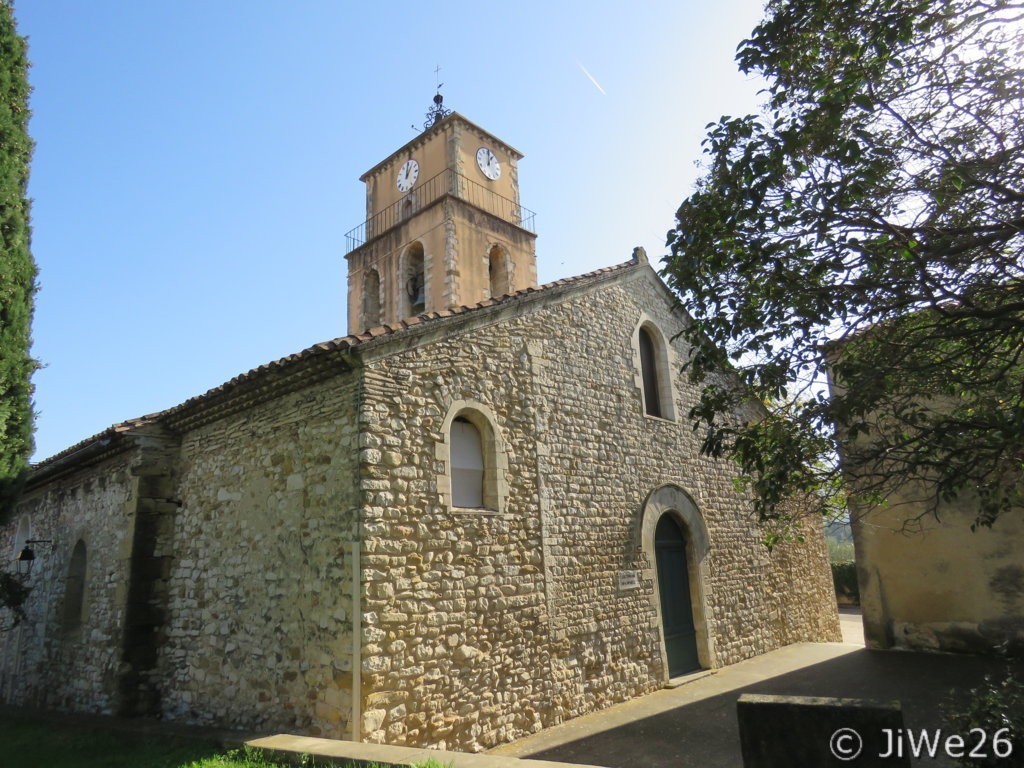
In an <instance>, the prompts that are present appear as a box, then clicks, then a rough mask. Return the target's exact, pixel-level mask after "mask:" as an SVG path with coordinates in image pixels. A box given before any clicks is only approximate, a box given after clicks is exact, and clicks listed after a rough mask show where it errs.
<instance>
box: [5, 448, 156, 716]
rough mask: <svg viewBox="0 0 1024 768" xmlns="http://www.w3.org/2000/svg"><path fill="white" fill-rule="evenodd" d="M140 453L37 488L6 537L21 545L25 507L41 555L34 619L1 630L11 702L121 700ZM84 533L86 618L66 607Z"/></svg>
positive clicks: (104, 708)
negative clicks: (68, 613)
mask: <svg viewBox="0 0 1024 768" xmlns="http://www.w3.org/2000/svg"><path fill="white" fill-rule="evenodd" d="M131 458H132V455H131V454H130V453H121V454H119V455H117V456H114V457H112V458H109V459H107V460H106V461H103V462H101V463H99V464H97V465H93V466H91V467H88V468H86V469H82V470H79V471H77V472H75V473H73V474H71V475H69V476H65V477H63V478H59V479H56V480H53V481H52V482H50V483H48V484H47V485H45V486H44V487H42V488H38V489H36V490H29V492H28V493H27V494H26V495H25V496H24V497H23V499H22V501H21V503H20V504H19V507H18V510H17V513H16V514H15V516H14V518H13V520H12V521H11V523H10V525H9V526H8V527H7V528H5V529H3V536H2V538H0V546H2V547H3V551H4V552H8V551H10V552H12V553H13V549H14V537H15V532H16V530H17V527H18V523H19V521H20V520H21V519H22V518H23V516H27V518H28V520H29V525H30V532H31V538H33V539H49V540H51V541H52V542H53V544H35V545H33V550H34V551H35V554H36V560H35V564H34V567H33V570H32V574H31V577H30V579H29V584H30V586H31V587H32V592H31V594H30V595H29V598H28V603H27V605H26V608H27V612H28V620H27V621H26V622H25V623H23V624H22V625H20V626H19V627H17V628H16V629H14V630H13V631H11V632H4V633H0V674H2V675H3V679H2V681H0V682H2V687H0V693H2V695H3V700H4V701H5V702H7V703H11V704H19V705H28V706H33V707H45V708H53V709H60V710H72V711H79V712H100V713H108V714H109V713H113V712H115V711H117V709H118V700H119V696H118V692H119V685H120V673H121V671H122V670H121V649H122V633H123V631H124V618H125V605H126V598H127V593H128V579H129V567H130V556H131V542H132V534H133V529H134V516H135V498H136V487H137V479H136V478H135V477H134V476H133V475H132V472H131V469H130V466H131V463H132V462H131ZM78 541H82V542H84V545H85V551H86V570H85V582H84V591H83V593H82V594H83V602H82V611H81V614H80V623H78V624H77V626H76V625H75V622H74V621H72V620H70V618H69V617H65V616H64V612H65V599H66V593H67V588H68V584H67V577H68V569H69V565H70V561H71V555H72V551H73V550H74V547H75V545H76V543H77V542H78Z"/></svg>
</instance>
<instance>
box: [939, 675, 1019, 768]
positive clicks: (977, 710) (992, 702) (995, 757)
mask: <svg viewBox="0 0 1024 768" xmlns="http://www.w3.org/2000/svg"><path fill="white" fill-rule="evenodd" d="M949 715H950V720H951V726H952V728H951V732H953V733H960V734H965V735H966V734H969V733H971V730H972V729H975V728H979V729H981V731H982V732H984V734H985V737H986V743H985V744H984V745H983V748H982V749H980V750H978V752H979V754H980V753H982V752H984V753H985V754H986V757H984V758H982V757H971V756H970V755H969V754H968V755H965V756H964V757H963V758H961V759H960V760H959V761H958V762H959V763H961V764H962V765H968V766H972V768H985V767H987V766H991V768H996V766H1002V768H1021V766H1024V683H1022V682H1021V681H1020V680H1018V679H1017V678H1016V677H1014V675H1013V674H1012V673H1011V674H1007V675H1006V676H1005V677H1002V678H1001V679H999V680H996V679H995V678H993V677H992V676H991V675H986V676H985V682H984V683H983V684H982V685H980V686H979V687H977V688H974V689H972V690H970V691H968V692H967V693H966V695H964V696H961V697H958V701H957V705H956V707H955V708H954V709H953V711H952V712H950V713H949ZM1003 729H1006V730H1005V731H1004V730H1003ZM997 734H1000V736H1001V738H1006V739H1009V742H1010V744H1009V745H1007V744H1005V743H1004V744H1003V745H1001V749H997V748H998V747H1000V745H996V744H994V743H993V742H994V739H995V738H996V735H997ZM979 739H980V733H979V732H977V731H976V732H975V735H973V736H972V738H971V739H970V743H971V746H972V747H973V746H976V745H978V740H979ZM1008 749H1009V750H1011V751H1010V753H1009V754H1006V753H1007V750H1008ZM1000 754H1002V755H1003V756H1002V757H1000V756H999V755H1000Z"/></svg>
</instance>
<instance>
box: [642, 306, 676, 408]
mask: <svg viewBox="0 0 1024 768" xmlns="http://www.w3.org/2000/svg"><path fill="white" fill-rule="evenodd" d="M633 353H634V355H635V357H634V360H635V361H636V366H637V370H636V373H635V381H636V385H637V388H638V390H639V394H640V397H641V400H642V402H643V412H644V413H646V414H647V415H648V416H654V417H656V418H659V419H667V420H668V421H675V420H676V411H675V398H674V396H673V389H672V369H673V363H672V357H671V350H670V349H669V346H668V342H667V341H666V340H665V335H664V334H663V333H662V332H661V329H660V328H659V327H658V326H657V325H656V324H655V323H654V322H653V321H652V320H651V319H650V318H649V317H647V316H646V315H643V316H641V318H640V322H639V323H638V324H637V327H636V331H635V335H634V336H633Z"/></svg>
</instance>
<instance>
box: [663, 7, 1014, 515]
mask: <svg viewBox="0 0 1024 768" xmlns="http://www.w3.org/2000/svg"><path fill="white" fill-rule="evenodd" d="M1019 15H1020V7H1019V6H1018V5H1016V4H1015V3H1013V2H1010V1H1009V0H992V1H991V2H988V1H987V0H869V1H868V2H865V1H864V0H772V1H771V2H769V4H768V8H767V15H766V18H765V20H764V21H763V22H762V23H761V24H760V25H759V26H758V27H757V29H755V30H754V32H753V33H752V35H751V38H750V39H749V40H746V41H744V42H743V43H742V44H741V46H740V48H739V51H738V54H737V61H738V63H739V66H740V69H741V70H742V71H744V72H746V73H756V74H759V75H762V76H764V77H765V78H766V80H767V82H768V87H767V90H766V97H767V102H766V105H765V108H764V111H763V113H762V114H759V115H750V116H746V117H740V118H733V117H723V118H722V119H721V120H720V121H719V122H717V123H714V124H712V125H710V126H709V133H708V136H707V139H706V140H705V152H706V156H707V166H706V174H705V176H704V177H703V179H702V180H701V181H700V182H699V183H698V185H697V188H696V191H695V192H694V194H693V195H691V196H690V197H689V198H688V199H687V200H686V201H684V202H683V204H682V206H681V207H680V208H679V211H678V212H677V225H676V227H675V229H673V230H672V231H670V232H669V235H668V245H669V246H670V249H671V254H670V256H669V257H668V259H667V260H666V266H665V268H664V271H663V275H664V276H665V278H666V279H667V280H668V282H669V284H670V285H671V286H672V287H673V288H674V289H675V290H676V291H677V292H678V293H679V294H680V296H681V297H682V300H683V303H684V305H685V306H686V308H687V310H688V311H689V313H690V314H691V316H692V317H693V318H694V322H693V323H692V324H691V325H690V327H689V328H688V329H687V330H686V331H685V332H684V334H683V336H684V338H685V339H686V340H687V341H688V342H689V343H690V344H691V346H692V348H693V350H694V351H693V354H692V355H691V357H690V359H689V360H688V361H687V367H688V370H689V372H690V375H691V376H692V377H693V379H694V380H695V381H697V382H699V383H701V384H702V385H703V394H702V397H701V399H700V401H699V403H698V404H697V405H696V406H695V407H694V409H693V410H692V412H691V414H690V415H691V417H692V418H693V419H694V423H695V425H697V426H702V428H703V429H704V435H705V436H704V445H703V447H704V450H705V452H707V453H709V454H712V455H729V456H732V457H734V458H735V459H736V460H737V461H738V462H739V464H740V465H741V467H742V469H743V471H744V472H745V473H746V474H747V475H748V476H749V477H750V481H751V483H752V487H753V490H754V491H755V492H756V498H757V502H756V504H757V511H758V512H759V513H760V514H761V516H762V517H763V518H770V517H772V516H774V515H775V514H776V509H777V507H778V505H779V504H780V503H781V502H782V501H783V500H784V499H786V498H787V497H789V496H791V495H793V494H794V493H798V492H803V493H817V494H819V495H824V496H826V497H831V495H832V494H833V493H834V492H835V491H836V490H837V489H838V487H839V485H838V483H837V482H836V478H837V476H838V470H839V458H838V457H839V456H840V455H842V460H843V471H844V473H845V474H846V476H847V478H848V479H849V480H852V482H851V483H850V485H849V486H848V487H850V488H852V489H853V490H854V491H856V493H857V494H858V496H859V499H853V501H860V502H870V503H878V502H883V501H884V500H885V499H888V498H893V497H894V496H895V494H897V493H901V494H906V493H913V494H914V495H915V499H917V497H920V501H921V502H922V503H923V506H920V507H919V509H924V510H926V511H936V510H937V509H938V508H939V505H940V504H941V503H943V502H946V501H950V500H953V499H956V500H957V501H958V502H959V503H961V504H962V505H967V506H969V508H971V509H972V510H973V512H974V516H975V520H976V523H977V524H981V525H991V524H992V523H993V522H994V521H995V520H996V519H997V518H998V516H999V515H1000V514H1002V513H1004V512H1005V511H1007V510H1008V509H1010V508H1014V507H1018V506H1020V505H1022V504H1024V489H1022V483H1021V482H1020V478H1021V477H1022V473H1024V388H1022V387H1021V384H1020V383H1021V381H1022V380H1024V121H1021V120H1020V115H1021V114H1024V68H1022V67H1021V66H1020V62H1021V61H1022V60H1024V35H1020V34H1019V32H1018V29H1019V21H1017V16H1019ZM826 350H828V354H825V352H826ZM725 367H732V368H733V369H734V370H735V371H736V373H737V374H738V376H737V377H736V379H735V380H733V381H727V380H724V379H723V378H722V377H720V376H718V375H717V372H719V371H721V370H722V369H723V368H725ZM827 375H830V376H831V377H832V379H833V380H834V381H835V382H837V383H838V384H839V385H840V386H839V387H837V388H836V391H835V392H834V393H833V394H832V395H831V396H829V395H826V394H825V387H824V382H825V380H826V376H827ZM751 394H753V396H754V397H756V398H757V399H759V400H761V401H762V402H764V403H766V407H767V408H768V416H767V418H765V419H764V420H762V421H759V422H757V423H747V424H737V423H736V422H735V420H734V419H733V418H732V417H731V416H730V414H732V413H735V410H736V407H737V405H738V404H740V403H742V402H744V401H745V400H746V399H747V398H749V397H750V396H751ZM835 425H842V431H841V432H840V431H837V429H836V427H835ZM922 494H926V495H922ZM904 498H905V496H904ZM826 506H827V504H826Z"/></svg>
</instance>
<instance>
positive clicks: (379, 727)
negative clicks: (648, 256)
mask: <svg viewBox="0 0 1024 768" xmlns="http://www.w3.org/2000/svg"><path fill="white" fill-rule="evenodd" d="M685 322H687V319H686V317H685V315H684V314H683V313H682V311H681V310H680V309H679V308H678V305H677V304H675V302H674V301H673V298H672V296H671V295H670V293H669V292H668V291H667V289H666V288H665V287H664V285H662V283H661V282H660V281H659V279H658V278H657V276H656V275H655V273H654V272H653V270H652V269H651V268H650V267H649V266H648V265H647V264H646V261H645V260H643V259H640V258H634V260H633V261H631V262H627V263H625V264H621V265H618V266H617V267H613V268H609V269H606V270H601V271H599V272H595V273H591V274H590V275H584V276H581V277H579V278H573V279H570V280H565V281H559V282H558V283H554V284H551V285H549V286H546V287H543V288H540V289H535V288H530V289H526V290H522V291H519V292H517V293H514V294H512V295H510V296H507V297H504V298H502V299H501V300H497V301H495V300H488V301H485V302H483V303H482V304H480V305H478V306H476V307H472V308H456V309H453V310H446V311H444V312H438V313H428V314H427V315H425V316H424V317H422V318H417V319H414V320H410V321H408V322H402V323H395V324H392V325H390V326H385V327H381V328H375V329H373V331H372V332H366V333H364V334H360V335H358V336H351V337H346V338H343V339H336V340H334V341H332V342H326V343H324V344H320V345H316V346H315V347H311V348H310V349H308V350H305V351H304V352H301V353H298V354H297V355H293V356H291V357H290V358H285V359H284V360H281V361H277V362H276V363H272V364H269V365H267V366H263V367H261V368H259V369H256V370H254V371H251V372H250V373H248V374H244V375H243V376H240V377H238V378H236V379H234V380H232V381H231V382H228V383H227V384H225V385H223V386H222V387H219V388H217V389H215V390H211V392H209V393H206V394H205V395H202V396H200V397H197V398H194V399H193V400H190V401H188V402H187V403H184V404H182V405H180V406H177V407H175V408H171V409H169V410H167V411H164V412H162V413H159V414H154V415H153V416H149V417H145V418H144V419H140V420H136V422H133V423H132V424H130V425H118V426H117V427H113V428H111V429H110V430H108V431H107V432H105V433H103V434H101V435H98V436H97V437H96V438H92V439H91V440H89V441H85V442H84V443H82V444H80V445H79V446H76V447H75V448H73V449H69V450H68V451H66V452H64V453H63V454H59V455H58V456H57V457H54V458H53V459H50V460H48V461H47V462H44V463H43V464H41V465H39V466H38V467H37V468H36V469H35V471H34V475H33V477H32V478H31V479H30V481H29V491H28V493H27V495H26V496H25V498H24V501H23V503H22V505H21V507H20V509H19V511H18V515H17V516H16V517H15V518H14V520H13V521H12V522H11V524H10V526H9V527H8V528H5V529H3V530H2V531H0V545H2V546H6V547H8V548H9V550H8V551H13V550H14V549H16V548H17V546H18V542H17V538H18V536H19V535H23V534H24V533H25V531H26V530H28V531H30V533H31V536H32V537H34V538H44V539H52V540H53V542H54V545H53V549H52V552H51V551H49V550H47V551H46V552H44V551H43V550H42V549H40V551H39V567H38V570H37V572H36V573H34V574H33V576H32V585H33V587H34V591H33V593H32V595H31V597H30V601H29V606H28V608H29V614H30V620H29V621H28V622H27V623H25V624H24V625H23V626H22V627H19V628H18V629H17V630H15V631H14V632H8V633H2V634H0V654H2V655H0V675H2V677H0V696H2V697H3V700H4V701H7V702H17V703H26V704H28V703H31V704H37V705H40V706H48V707H55V708H62V709H70V710H81V711H99V712H111V713H114V712H117V713H121V714H135V715H159V716H161V717H163V718H166V719H170V720H181V721H185V722H193V723H209V724H218V725H221V726H225V727H239V728H246V729H259V730H267V731H271V730H273V731H291V732H300V733H304V734H308V735H313V736H325V737H335V738H346V739H352V740H357V741H367V742H377V743H389V744H395V745H405V746H416V747H434V748H441V749H454V750H461V751H469V752H474V751H481V750H484V749H486V748H488V747H491V746H494V745H496V744H499V743H502V742H506V741H509V740H511V739H514V738H516V737H518V736H522V735H524V734H527V733H531V732H535V731H537V730H539V729H541V728H545V727H547V726H551V725H554V724H557V723H559V722H562V721H564V720H567V719H569V718H573V717H576V716H578V715H581V714H583V713H586V712H590V711H593V710H596V709H599V708H602V707H606V706H609V705H611V704H613V703H616V702H621V701H625V700H627V699H630V698H632V697H635V696H639V695H642V694H644V693H648V692H650V691H653V690H655V689H657V688H659V687H661V686H662V685H664V684H665V682H666V681H667V679H668V677H669V673H668V661H667V660H668V651H667V650H666V648H667V643H666V640H665V637H664V634H665V630H664V623H665V619H664V617H663V616H662V607H661V602H660V594H661V592H662V586H660V585H659V572H658V567H657V559H656V556H655V555H656V553H655V546H654V539H653V531H654V528H655V525H656V523H657V521H658V519H660V516H661V515H672V516H673V517H674V519H675V520H676V521H677V522H678V524H679V527H680V530H681V531H683V533H684V537H685V540H686V548H687V549H686V556H687V558H688V566H687V567H688V569H689V575H688V579H689V582H688V583H689V590H690V597H691V602H692V615H693V619H694V629H695V637H696V645H697V648H696V652H697V657H698V658H699V663H700V665H701V666H703V667H710V668H714V667H719V666H723V665H726V664H732V663H735V662H737V661H740V660H742V659H745V658H748V657H750V656H753V655H756V654H760V653H764V652H766V651H769V650H772V649H774V648H777V647H779V646H781V645H785V644H787V643H792V642H797V641H813V640H839V638H840V635H839V624H838V617H837V615H836V608H835V603H834V599H833V593H832V587H831V575H830V571H829V569H828V562H827V553H826V551H825V546H824V540H823V537H822V534H821V530H820V525H815V524H814V523H812V522H808V523H807V524H806V525H807V528H806V532H805V533H806V535H805V536H804V540H803V542H802V543H798V542H793V543H790V544H785V545H781V546H779V547H776V548H775V549H774V550H773V551H771V552H769V551H768V550H767V549H765V548H764V546H763V545H762V544H761V541H762V539H763V536H764V531H763V530H761V529H760V528H759V526H758V524H757V523H756V522H755V520H754V519H753V518H752V517H751V514H750V506H749V500H748V499H746V498H745V497H744V496H743V495H741V494H740V493H739V492H738V491H737V490H736V489H735V487H734V483H733V480H734V477H735V472H734V469H733V466H732V465H731V464H730V463H728V462H725V461H716V460H712V459H709V458H707V457H704V456H701V455H700V451H699V448H700V446H699V437H698V436H697V435H696V434H694V432H693V430H692V429H691V426H690V424H689V423H688V422H687V421H686V419H685V414H686V413H687V412H688V410H689V407H690V405H691V404H692V403H693V401H694V398H695V397H696V392H695V391H694V390H693V387H692V385H691V384H690V383H689V382H688V381H687V379H686V378H685V377H684V376H682V375H680V374H679V373H678V371H677V366H678V363H679V362H680V361H682V360H685V356H686V350H685V348H683V347H682V346H681V344H680V343H679V342H678V341H674V340H673V339H674V338H675V336H676V334H677V333H678V331H679V330H680V329H681V328H682V327H683V324H684V323H685ZM641 323H646V324H648V325H647V327H652V328H656V330H657V331H658V333H657V334H654V335H656V336H657V338H659V339H663V340H665V341H664V343H665V344H671V349H663V350H661V356H660V357H659V358H658V359H659V360H662V361H665V360H669V361H672V367H673V369H672V370H671V372H670V374H669V375H668V376H667V377H666V378H665V379H664V381H663V382H661V384H660V385H659V387H660V388H659V393H660V396H662V397H668V398H671V403H670V404H671V406H672V407H668V408H665V409H664V410H663V412H664V413H666V414H670V415H672V416H673V418H671V419H669V418H659V417H655V416H650V415H648V414H647V413H646V411H645V407H644V404H643V394H642V392H643V388H642V386H638V381H639V380H640V377H639V376H638V366H639V365H640V364H641V363H640V361H639V357H638V355H639V353H638V352H637V340H636V334H637V332H638V328H639V327H640V325H641ZM749 416H750V414H747V415H746V417H749ZM457 417H465V418H467V419H468V420H469V421H470V422H471V423H473V424H476V425H477V426H478V427H479V428H480V432H481V435H482V445H483V449H482V450H483V452H484V457H483V464H484V469H483V473H484V480H483V483H484V492H483V498H484V504H483V506H482V507H481V508H479V509H465V508H459V507H453V506H452V499H453V498H454V495H453V493H452V484H453V482H455V481H454V480H453V477H454V476H455V472H454V468H453V466H452V464H451V462H452V453H453V452H452V451H451V450H450V445H449V440H450V434H449V433H450V430H451V425H452V423H453V422H454V419H455V418H457ZM740 417H741V416H740V415H737V418H740ZM19 531H20V533H19ZM79 541H81V542H83V545H84V548H85V551H86V552H87V566H86V570H85V576H84V599H83V605H82V610H81V612H80V615H79V617H78V620H77V621H76V620H70V621H69V620H68V619H67V616H66V614H67V611H66V610H65V606H66V605H68V604H74V599H73V598H74V592H75V589H76V586H75V585H76V583H79V582H80V581H81V580H80V579H79V580H77V581H76V579H77V577H76V576H75V570H74V568H73V567H72V559H73V558H72V553H73V552H74V551H75V547H76V544H77V543H78V542H79ZM69 601H70V602H69Z"/></svg>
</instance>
